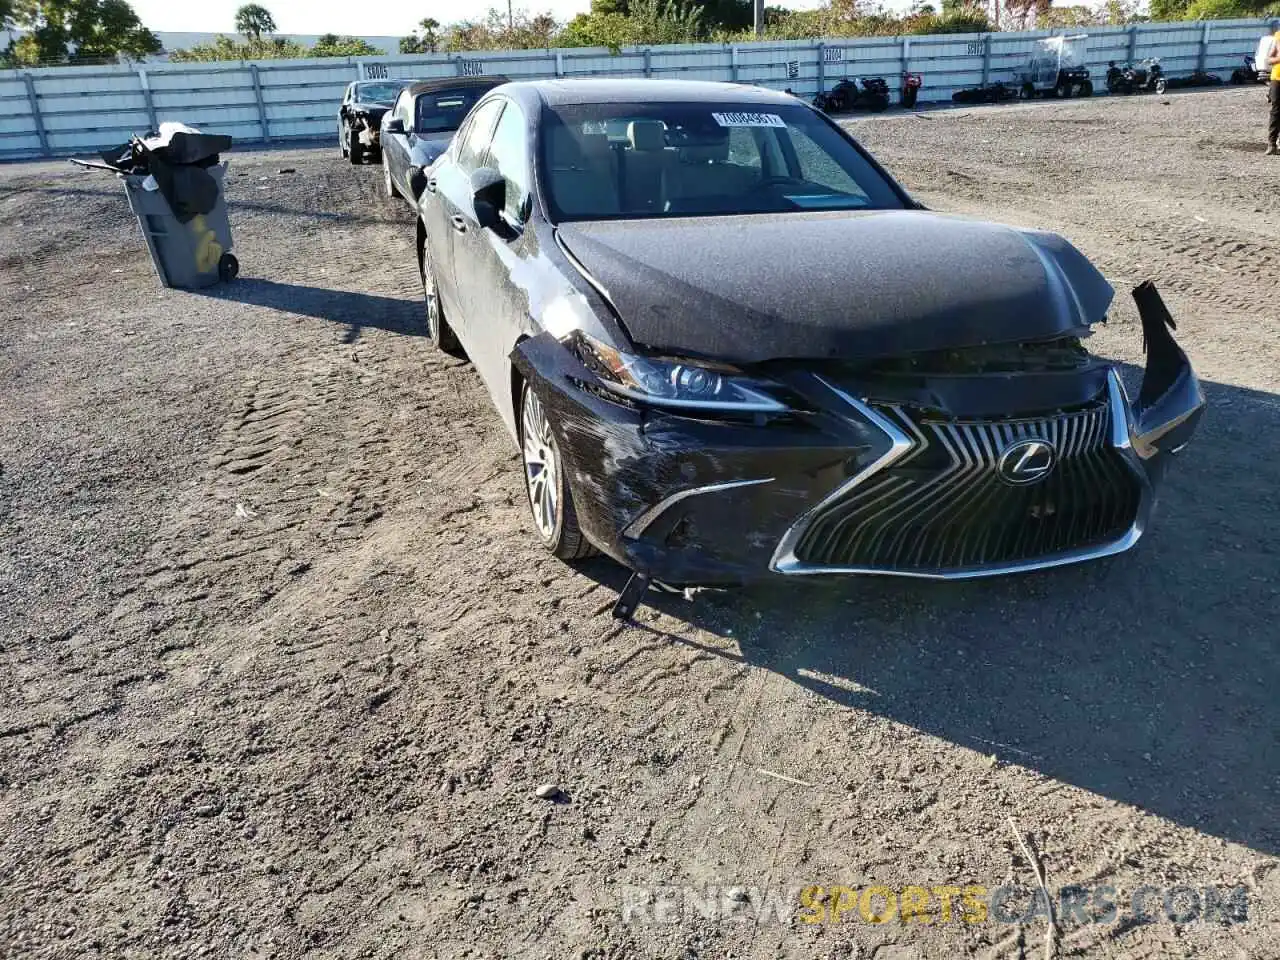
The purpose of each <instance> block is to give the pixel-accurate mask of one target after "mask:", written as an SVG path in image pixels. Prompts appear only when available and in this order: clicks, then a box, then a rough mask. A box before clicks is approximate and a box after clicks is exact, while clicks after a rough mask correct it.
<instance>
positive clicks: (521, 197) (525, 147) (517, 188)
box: [488, 103, 529, 223]
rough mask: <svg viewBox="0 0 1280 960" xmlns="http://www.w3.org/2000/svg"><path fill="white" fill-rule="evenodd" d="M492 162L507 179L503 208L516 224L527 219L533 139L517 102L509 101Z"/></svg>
mask: <svg viewBox="0 0 1280 960" xmlns="http://www.w3.org/2000/svg"><path fill="white" fill-rule="evenodd" d="M488 165H489V166H491V167H493V168H494V169H495V170H497V171H498V172H499V173H500V174H502V178H503V179H504V180H506V181H507V185H506V203H505V205H504V206H503V210H504V211H505V213H506V214H507V216H508V217H510V218H511V219H512V220H513V221H515V222H516V223H520V222H522V221H523V220H524V219H525V200H526V199H527V198H528V196H529V141H528V137H527V135H526V132H525V123H524V114H522V113H521V112H520V108H519V107H517V106H516V105H515V104H514V103H508V104H507V106H506V109H505V110H503V111H502V117H501V118H500V119H499V120H498V126H497V127H496V128H495V129H494V131H493V145H492V146H490V147H489V161H488Z"/></svg>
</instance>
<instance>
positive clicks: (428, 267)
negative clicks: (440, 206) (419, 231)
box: [418, 236, 467, 359]
mask: <svg viewBox="0 0 1280 960" xmlns="http://www.w3.org/2000/svg"><path fill="white" fill-rule="evenodd" d="M418 270H419V273H420V274H421V276H422V297H423V300H424V301H425V308H426V319H427V336H428V337H430V338H431V343H432V345H434V346H435V348H436V349H437V350H439V351H441V352H442V353H447V354H449V356H451V357H458V358H460V359H461V358H462V357H465V356H466V355H467V354H466V351H465V350H463V349H462V344H461V343H459V342H458V338H457V337H456V336H455V335H454V333H453V330H452V329H451V328H450V326H449V321H448V320H446V319H445V317H444V307H442V306H441V305H440V291H439V288H438V287H437V286H436V276H435V269H434V268H433V266H432V263H431V253H430V251H428V250H427V238H426V237H425V236H423V237H422V238H421V239H420V240H419V241H418Z"/></svg>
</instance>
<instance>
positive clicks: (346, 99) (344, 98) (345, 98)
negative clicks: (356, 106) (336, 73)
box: [342, 84, 354, 103]
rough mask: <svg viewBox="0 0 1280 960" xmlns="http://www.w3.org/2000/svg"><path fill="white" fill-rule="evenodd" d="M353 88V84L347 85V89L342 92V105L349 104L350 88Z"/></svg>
mask: <svg viewBox="0 0 1280 960" xmlns="http://www.w3.org/2000/svg"><path fill="white" fill-rule="evenodd" d="M353 86H354V84H347V89H346V90H345V91H344V92H343V94H342V102H343V103H350V102H351V88H352V87H353Z"/></svg>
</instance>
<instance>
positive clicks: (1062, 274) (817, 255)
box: [558, 210, 1114, 363]
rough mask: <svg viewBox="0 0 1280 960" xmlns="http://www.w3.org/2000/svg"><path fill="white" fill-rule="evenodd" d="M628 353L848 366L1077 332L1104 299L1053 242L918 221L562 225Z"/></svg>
mask: <svg viewBox="0 0 1280 960" xmlns="http://www.w3.org/2000/svg"><path fill="white" fill-rule="evenodd" d="M558 230H559V236H560V239H561V240H562V241H563V242H564V244H565V246H566V247H567V248H568V250H569V251H570V252H571V253H572V254H573V256H574V257H576V258H577V259H578V260H579V262H580V263H581V264H582V265H583V266H584V267H585V268H586V270H587V271H588V273H590V275H591V276H592V278H594V280H595V281H596V282H597V283H598V284H599V285H600V286H601V287H603V288H604V289H605V290H606V291H607V293H608V295H609V298H610V299H611V300H612V302H613V304H614V306H615V307H616V308H617V311H618V313H619V315H620V317H621V320H622V323H623V325H624V326H625V328H626V330H627V332H628V334H629V335H630V336H631V338H632V339H633V340H634V341H635V342H636V343H638V344H641V345H643V346H645V347H647V348H649V349H651V350H655V351H660V352H664V353H671V354H682V355H690V356H704V357H712V358H717V359H722V360H727V361H730V362H737V363H754V362H759V361H763V360H770V359H782V358H795V359H800V358H805V359H841V360H859V359H871V358H876V357H885V356H894V355H898V354H904V353H917V352H921V351H928V350H940V349H956V348H961V347H968V346H977V345H980V344H985V343H1009V342H1016V341H1019V340H1031V339H1043V338H1050V337H1056V336H1064V335H1067V334H1071V333H1079V332H1082V331H1083V330H1084V329H1085V328H1087V327H1088V326H1089V325H1090V324H1093V323H1096V322H1097V321H1099V320H1101V319H1102V318H1103V317H1104V316H1105V314H1106V311H1107V309H1108V307H1109V306H1110V304H1111V299H1112V296H1113V294H1114V291H1113V290H1112V288H1111V285H1110V284H1109V283H1107V281H1106V279H1105V278H1103V276H1102V274H1100V273H1099V272H1098V270H1097V269H1096V268H1095V267H1094V266H1093V265H1092V264H1091V263H1089V261H1088V260H1086V259H1085V257H1084V256H1083V254H1081V253H1080V252H1079V251H1078V250H1076V249H1075V247H1073V246H1071V244H1069V243H1068V242H1067V241H1066V240H1063V239H1062V238H1061V237H1059V236H1056V235H1054V234H1050V233H1041V232H1037V231H1029V230H1019V229H1016V228H1013V227H1006V226H1001V225H999V224H993V223H985V222H981V221H975V220H966V219H962V218H959V217H952V216H945V215H940V214H935V213H929V212H925V211H917V210H911V211H905V210H896V211H866V212H855V213H848V212H835V213H815V214H799V213H790V214H778V215H761V216H733V217H696V218H695V217H690V218H680V219H653V220H629V221H623V220H612V221H592V222H579V223H566V224H563V225H561V226H560V227H559V228H558Z"/></svg>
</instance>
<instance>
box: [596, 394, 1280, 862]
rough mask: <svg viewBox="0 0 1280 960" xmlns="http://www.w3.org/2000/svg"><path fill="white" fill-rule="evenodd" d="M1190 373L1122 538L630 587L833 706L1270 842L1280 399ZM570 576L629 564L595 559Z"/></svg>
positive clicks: (611, 580)
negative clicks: (857, 570) (1060, 549)
mask: <svg viewBox="0 0 1280 960" xmlns="http://www.w3.org/2000/svg"><path fill="white" fill-rule="evenodd" d="M1205 387H1206V393H1207V394H1208V397H1209V404H1210V407H1209V410H1208V412H1207V413H1206V416H1205V419H1204V421H1203V422H1202V424H1201V427H1200V431H1199V434H1198V436H1197V437H1196V438H1195V440H1194V441H1193V443H1192V445H1191V446H1190V447H1188V449H1187V451H1186V452H1185V453H1184V454H1183V455H1182V456H1180V457H1179V458H1178V459H1177V460H1176V461H1175V462H1174V463H1173V465H1172V466H1171V468H1170V471H1169V475H1168V476H1167V478H1166V481H1165V484H1164V486H1163V488H1162V493H1161V499H1160V503H1159V505H1158V507H1157V512H1156V517H1155V522H1154V525H1153V528H1152V529H1151V530H1150V531H1149V532H1148V534H1147V536H1146V537H1145V538H1144V539H1143V541H1142V542H1141V543H1139V545H1138V546H1137V547H1136V548H1135V549H1134V550H1133V551H1132V552H1130V553H1129V554H1126V555H1122V556H1120V557H1116V558H1113V559H1111V560H1104V561H1098V562H1095V563H1091V564H1083V565H1079V566H1075V567H1065V568H1059V569H1057V570H1052V571H1046V572H1041V573H1036V574H1028V575H1023V576H1017V577H1008V578H997V579H993V580H986V581H973V582H968V583H920V582H913V581H903V580H896V579H874V578H861V579H852V578H851V579H842V580H837V581H829V582H827V583H825V584H813V583H809V582H806V583H781V584H775V583H770V584H769V585H767V586H765V587H760V588H753V589H751V590H749V591H743V592H729V593H712V594H700V595H698V596H697V597H696V599H695V600H694V601H693V602H689V601H686V600H683V599H682V598H679V597H675V596H671V595H664V594H659V593H657V592H655V591H650V592H649V593H648V594H647V595H646V598H645V603H646V604H648V605H650V606H654V607H657V608H659V609H661V610H664V611H665V612H668V613H670V614H671V615H673V616H675V617H678V618H680V619H684V620H687V621H689V622H691V623H693V624H695V625H697V626H700V627H703V628H704V629H706V630H708V631H711V632H713V633H717V634H720V635H724V636H732V637H733V638H734V639H735V640H736V641H737V642H738V646H739V649H740V651H741V658H742V659H743V660H744V661H746V662H748V663H752V664H755V665H756V666H759V667H763V668H764V669H766V670H771V671H773V672H775V673H777V674H779V675H780V676H783V677H786V678H787V679H789V680H790V681H792V682H794V683H797V684H800V685H801V686H804V687H806V688H808V689H810V690H812V691H814V692H815V693H817V694H819V695H821V696H823V697H825V698H827V699H828V700H830V701H832V702H834V703H837V704H841V705H843V706H847V707H856V708H858V709H862V710H868V711H872V712H874V713H877V714H880V715H882V716H885V717H887V718H889V719H892V720H895V721H897V722H899V723H903V724H907V725H909V726H911V727H914V728H916V729H918V730H921V731H924V732H926V733H929V734H932V735H933V736H936V737H940V738H942V739H944V740H948V741H951V742H953V743H956V744H958V745H960V746H964V747H968V748H971V749H974V750H978V751H981V752H983V753H994V754H997V755H998V756H999V757H1000V758H1001V759H1003V760H1005V761H1008V762H1011V763H1018V764H1021V765H1022V766H1025V767H1027V768H1030V769H1033V770H1036V771H1039V772H1040V773H1042V774H1044V775H1046V776H1049V777H1052V778H1054V779H1056V780H1060V781H1064V782H1066V783H1071V784H1075V785H1076V786H1079V787H1083V788H1085V789H1087V790H1090V791H1093V792H1095V793H1097V794H1101V795H1103V796H1106V797H1110V798H1112V799H1114V800H1119V801H1122V802H1124V803H1128V804H1132V805H1134V806H1136V807H1139V808H1141V809H1143V810H1147V811H1150V812H1152V813H1154V814H1157V815H1159V816H1162V817H1166V818H1168V819H1169V820H1171V821H1173V822H1175V823H1178V824H1181V825H1183V826H1187V827H1191V828H1194V829H1196V830H1200V831H1203V832H1206V833H1209V834H1213V835H1216V836H1218V837H1222V838H1224V839H1227V840H1231V841H1235V842H1238V843H1241V844H1244V845H1246V846H1249V847H1251V848H1253V849H1255V850H1258V851H1262V852H1265V853H1270V854H1276V853H1280V823H1278V822H1277V819H1276V816H1275V814H1276V811H1277V809H1280V662H1278V661H1277V657H1276V648H1277V639H1280V627H1278V626H1277V622H1276V617H1277V614H1280V551H1278V548H1277V546H1276V531H1277V530H1280V498H1277V495H1276V491H1277V489H1280V463H1277V462H1276V461H1275V460H1274V459H1273V458H1270V457H1267V456H1259V455H1258V454H1259V450H1260V449H1263V448H1268V447H1269V446H1270V443H1271V441H1269V440H1268V439H1267V438H1274V437H1276V436H1277V435H1280V398H1277V397H1276V396H1273V395H1271V394H1265V393H1259V392H1255V391H1250V390H1244V389H1240V388H1238V387H1232V386H1226V385H1222V384H1206V385H1205ZM584 572H586V573H587V574H588V575H591V576H594V577H596V578H597V579H599V580H601V581H602V582H604V583H606V584H607V585H608V586H610V587H613V588H614V589H620V588H621V586H622V584H623V582H624V581H625V579H626V572H625V571H623V570H621V568H619V567H617V566H615V565H612V564H611V563H609V562H605V561H598V562H593V563H592V564H590V565H588V566H586V567H585V568H584ZM641 623H643V617H642V618H641ZM672 640H673V641H674V642H681V643H687V642H689V641H687V640H685V639H683V638H678V637H673V638H672ZM703 649H706V650H707V651H708V652H711V653H715V654H717V655H721V656H724V655H725V653H724V651H723V650H721V649H719V648H714V647H704V648H703ZM734 659H737V657H736V656H735V657H734Z"/></svg>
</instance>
